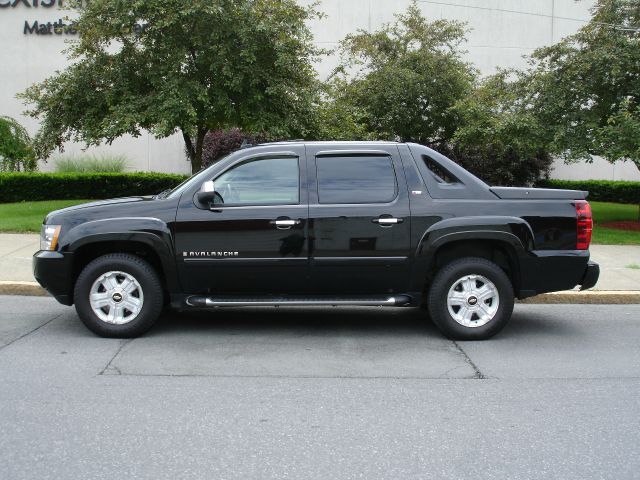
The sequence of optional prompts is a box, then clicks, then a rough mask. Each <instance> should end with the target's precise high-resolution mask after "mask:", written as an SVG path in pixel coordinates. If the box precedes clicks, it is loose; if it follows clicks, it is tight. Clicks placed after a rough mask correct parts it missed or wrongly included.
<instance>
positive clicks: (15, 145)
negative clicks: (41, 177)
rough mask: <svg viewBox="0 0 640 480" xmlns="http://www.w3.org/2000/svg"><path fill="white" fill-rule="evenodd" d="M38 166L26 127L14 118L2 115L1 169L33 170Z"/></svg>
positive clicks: (0, 130) (0, 129) (0, 138)
mask: <svg viewBox="0 0 640 480" xmlns="http://www.w3.org/2000/svg"><path fill="white" fill-rule="evenodd" d="M36 166H37V163H36V159H35V156H34V154H33V149H32V148H31V138H30V137H29V134H28V133H27V131H26V130H25V128H24V127H23V126H22V125H20V124H19V123H18V122H16V121H15V120H14V119H13V118H10V117H0V171H9V172H19V171H20V170H23V171H32V170H35V169H36Z"/></svg>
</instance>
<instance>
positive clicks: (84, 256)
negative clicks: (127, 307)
mask: <svg viewBox="0 0 640 480" xmlns="http://www.w3.org/2000/svg"><path fill="white" fill-rule="evenodd" d="M63 241H64V243H63V244H62V245H61V248H62V249H64V250H65V251H68V252H71V253H73V263H72V278H73V284H74V285H75V282H76V279H77V278H78V276H79V275H80V272H81V271H82V269H83V268H84V267H85V266H86V265H88V264H89V263H90V262H91V261H92V260H94V259H96V258H98V257H101V256H103V255H106V254H109V253H130V254H133V255H137V256H139V257H141V258H143V259H145V260H147V261H148V262H149V263H150V264H151V266H152V267H153V268H154V269H155V270H156V272H157V273H158V276H159V277H160V280H161V283H162V286H163V289H164V291H165V293H167V294H168V293H171V292H175V291H177V290H178V285H177V275H176V271H175V261H174V258H173V254H172V240H171V234H170V230H169V229H168V228H167V226H166V225H165V224H164V222H161V221H160V220H158V219H146V218H142V219H117V218H116V219H112V220H111V219H110V220H108V221H95V222H88V223H85V224H81V225H79V226H78V227H75V228H73V229H72V230H71V231H69V232H68V234H67V235H65V237H64V239H63ZM72 291H73V287H72Z"/></svg>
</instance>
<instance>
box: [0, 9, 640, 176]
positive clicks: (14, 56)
mask: <svg viewBox="0 0 640 480" xmlns="http://www.w3.org/2000/svg"><path fill="white" fill-rule="evenodd" d="M60 1H61V0H0V44H1V45H3V46H4V47H3V49H2V51H0V115H8V116H11V117H14V118H16V119H17V120H18V121H20V122H21V123H22V124H23V125H25V126H26V127H27V128H28V130H29V131H30V132H31V133H35V131H36V130H37V128H38V125H37V122H35V121H33V120H32V119H30V118H27V117H24V116H23V115H22V112H23V111H24V109H25V107H24V105H22V103H21V101H20V100H18V99H16V98H15V95H16V94H17V93H18V92H21V91H23V90H24V89H25V88H27V87H28V86H29V85H30V84H32V83H34V82H39V81H42V80H44V79H45V78H46V77H47V76H49V75H51V74H52V73H54V72H55V71H56V70H59V69H62V68H64V67H65V65H66V63H67V61H66V57H65V55H64V54H63V53H62V50H63V49H64V48H65V40H66V39H70V38H73V37H74V32H73V31H71V30H69V29H68V28H64V27H63V26H62V25H61V23H58V22H60V20H61V19H62V17H64V16H65V15H66V14H68V12H65V11H60V10H59V3H60ZM301 1H304V2H305V3H309V2H310V1H311V0H301ZM409 3H410V0H322V4H321V6H320V9H321V10H323V11H324V12H325V13H326V14H327V17H326V18H325V19H323V20H321V21H315V22H313V23H312V24H311V28H312V30H313V33H314V34H315V39H316V41H317V42H318V43H319V44H320V45H322V46H325V47H332V46H335V45H337V43H338V42H339V40H340V39H342V38H343V37H344V36H345V35H347V34H348V33H350V32H354V31H355V30H356V29H365V30H375V29H377V28H378V27H380V26H381V25H382V24H383V23H386V22H390V21H393V15H394V13H397V12H401V11H404V10H405V9H406V7H407V6H408V5H409ZM593 3H594V0H583V1H580V2H576V1H575V0H432V1H431V0H422V1H419V6H420V8H421V9H422V11H423V12H424V14H425V15H426V16H427V17H428V18H432V19H435V18H446V19H451V20H460V21H464V22H467V23H468V26H469V28H470V32H469V34H468V43H467V45H466V50H467V51H468V53H467V56H468V59H469V60H470V61H471V62H473V63H474V64H475V65H476V66H477V67H478V68H479V69H480V71H481V72H482V73H483V74H490V73H493V72H494V71H495V70H496V68H498V67H523V66H524V65H525V60H524V58H523V56H524V55H528V54H530V53H531V52H532V51H533V50H534V49H536V48H538V47H541V46H543V45H549V44H552V43H555V42H557V41H558V40H559V39H561V38H562V37H564V36H566V35H569V34H572V33H574V32H575V31H576V30H577V29H578V28H580V27H581V26H582V25H584V24H585V23H586V22H587V21H588V20H589V17H590V14H589V8H590V7H591V6H592V5H593ZM36 22H37V23H36ZM49 22H51V26H49ZM336 62H337V59H336V58H335V57H330V58H328V59H326V60H325V61H323V63H322V64H320V65H318V66H317V68H318V71H319V73H320V75H326V74H327V73H329V72H330V71H331V70H332V68H333V67H334V66H335V65H336ZM82 148H83V145H77V144H71V145H69V146H68V147H67V148H66V151H65V153H66V154H69V153H78V152H80V151H82ZM101 150H104V151H108V152H110V153H118V154H124V155H126V156H127V157H128V158H129V160H130V168H131V169H132V170H154V171H159V172H181V173H187V172H189V164H188V162H187V160H186V156H185V153H184V147H183V141H182V138H181V137H180V136H178V135H175V136H173V137H170V138H166V139H162V140H157V139H155V138H153V136H151V135H148V134H144V135H142V136H141V137H140V138H136V139H134V138H130V137H126V138H122V139H119V140H117V141H116V142H114V143H113V145H111V146H105V147H101V148H98V149H91V151H92V152H95V151H97V152H99V151H101ZM41 168H42V170H49V169H51V168H52V162H49V163H48V164H45V165H42V167H41ZM553 176H554V177H556V178H565V179H572V178H600V179H612V180H613V179H615V180H623V179H624V180H640V172H639V171H638V169H637V167H635V165H633V164H632V163H629V162H627V163H619V164H616V165H611V164H609V163H608V162H606V161H603V160H599V159H596V161H595V162H594V163H593V164H591V165H582V166H576V165H572V166H565V165H562V164H561V163H560V164H557V165H556V169H555V170H554V175H553Z"/></svg>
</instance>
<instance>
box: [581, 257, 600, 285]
mask: <svg viewBox="0 0 640 480" xmlns="http://www.w3.org/2000/svg"><path fill="white" fill-rule="evenodd" d="M598 278H600V265H598V264H597V263H596V262H591V261H590V262H589V263H587V269H586V270H585V272H584V276H583V277H582V280H581V281H580V290H587V289H588V288H592V287H595V285H596V283H598Z"/></svg>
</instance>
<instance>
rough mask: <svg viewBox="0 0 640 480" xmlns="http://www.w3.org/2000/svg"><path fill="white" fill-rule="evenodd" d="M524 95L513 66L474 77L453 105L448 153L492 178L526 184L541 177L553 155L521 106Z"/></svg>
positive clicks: (536, 123)
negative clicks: (474, 83)
mask: <svg viewBox="0 0 640 480" xmlns="http://www.w3.org/2000/svg"><path fill="white" fill-rule="evenodd" d="M528 95H529V91H528V85H527V82H526V81H525V79H524V78H523V77H522V76H521V75H520V76H519V75H517V73H516V72H510V71H501V72H499V73H497V74H496V75H493V76H490V77H488V78H486V79H485V80H483V81H482V82H480V84H479V85H478V86H477V87H476V88H474V89H473V91H472V92H471V94H469V95H468V96H467V97H465V98H464V99H462V100H460V101H458V102H457V103H456V105H455V107H454V111H455V112H456V113H457V115H458V118H459V121H460V123H459V126H458V129H457V130H456V132H455V134H454V137H453V143H452V145H451V146H450V148H449V150H450V151H449V152H448V153H449V155H450V156H451V157H452V158H453V159H454V160H456V161H457V162H458V163H460V164H461V165H463V166H464V167H465V168H468V169H469V170H470V171H472V172H473V173H475V174H476V175H478V176H479V177H481V178H482V179H483V180H485V181H486V182H488V183H492V184H498V183H499V184H503V185H531V184H533V183H535V182H536V181H537V180H539V179H540V178H543V177H547V176H548V174H549V170H550V168H551V164H552V161H553V158H552V157H551V155H550V154H549V151H548V148H547V143H546V137H545V129H544V128H543V125H541V124H540V121H539V119H538V118H537V117H536V116H535V115H534V114H533V112H532V111H531V110H530V109H528V108H527V104H528V100H527V98H528Z"/></svg>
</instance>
